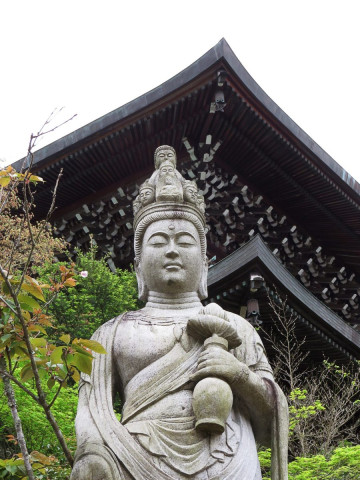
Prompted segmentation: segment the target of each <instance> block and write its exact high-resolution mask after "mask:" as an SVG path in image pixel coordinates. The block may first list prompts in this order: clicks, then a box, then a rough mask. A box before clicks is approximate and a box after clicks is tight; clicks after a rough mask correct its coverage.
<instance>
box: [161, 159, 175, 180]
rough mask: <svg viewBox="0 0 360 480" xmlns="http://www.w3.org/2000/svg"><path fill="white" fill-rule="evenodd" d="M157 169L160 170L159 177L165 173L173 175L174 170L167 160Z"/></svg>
mask: <svg viewBox="0 0 360 480" xmlns="http://www.w3.org/2000/svg"><path fill="white" fill-rule="evenodd" d="M159 170H160V178H161V177H165V176H166V175H170V176H173V175H174V172H175V169H174V167H173V166H172V164H171V163H169V162H166V163H165V164H163V165H161V167H160V169H159Z"/></svg>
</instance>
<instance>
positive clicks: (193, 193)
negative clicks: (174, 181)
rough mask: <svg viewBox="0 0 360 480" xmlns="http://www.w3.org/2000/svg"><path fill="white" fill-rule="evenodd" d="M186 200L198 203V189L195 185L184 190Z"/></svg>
mask: <svg viewBox="0 0 360 480" xmlns="http://www.w3.org/2000/svg"><path fill="white" fill-rule="evenodd" d="M184 200H185V201H186V202H190V203H196V202H197V200H198V198H197V188H196V187H195V186H194V185H187V186H186V187H185V189H184Z"/></svg>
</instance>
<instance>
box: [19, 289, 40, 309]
mask: <svg viewBox="0 0 360 480" xmlns="http://www.w3.org/2000/svg"><path fill="white" fill-rule="evenodd" d="M18 300H19V303H20V305H21V308H23V309H24V310H30V311H33V310H34V309H40V305H39V304H38V302H37V301H36V300H35V299H34V298H33V297H29V295H24V294H22V293H20V294H19V296H18Z"/></svg>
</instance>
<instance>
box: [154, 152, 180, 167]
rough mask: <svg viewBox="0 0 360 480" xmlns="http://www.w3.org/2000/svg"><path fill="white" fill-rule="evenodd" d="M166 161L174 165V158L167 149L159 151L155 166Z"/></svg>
mask: <svg viewBox="0 0 360 480" xmlns="http://www.w3.org/2000/svg"><path fill="white" fill-rule="evenodd" d="M166 160H169V161H170V162H171V163H172V164H173V165H174V162H175V160H176V158H175V155H174V152H173V151H172V150H169V149H165V150H160V152H159V153H158V154H157V155H156V164H157V165H161V164H162V163H164V162H165V161H166Z"/></svg>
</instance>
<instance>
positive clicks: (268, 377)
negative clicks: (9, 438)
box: [71, 146, 287, 480]
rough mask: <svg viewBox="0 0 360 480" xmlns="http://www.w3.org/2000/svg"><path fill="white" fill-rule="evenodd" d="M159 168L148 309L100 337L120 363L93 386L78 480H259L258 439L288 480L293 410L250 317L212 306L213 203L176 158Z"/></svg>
mask: <svg viewBox="0 0 360 480" xmlns="http://www.w3.org/2000/svg"><path fill="white" fill-rule="evenodd" d="M154 160H155V168H156V170H155V172H154V173H153V175H152V176H151V177H150V179H149V180H147V181H146V182H145V183H144V184H143V185H142V186H141V188H140V190H139V196H138V197H137V198H136V200H135V202H134V215H135V219H134V230H135V255H136V258H135V268H136V273H137V278H138V284H139V296H140V298H142V299H143V300H145V301H146V306H145V307H144V308H143V309H141V310H139V311H137V312H128V313H126V314H124V315H122V316H120V317H118V318H115V319H113V320H111V321H109V322H107V323H106V324H104V325H103V326H102V327H100V328H99V329H98V331H97V332H95V334H94V338H95V339H96V340H98V341H100V342H101V343H102V344H103V345H104V347H105V348H106V350H107V351H108V352H109V353H108V354H107V355H97V356H96V358H95V360H94V364H93V371H92V374H91V377H89V376H86V375H84V376H83V379H82V382H81V386H80V390H79V406H78V414H77V418H76V433H77V440H78V450H77V454H76V463H75V467H74V469H73V473H72V476H71V480H89V479H92V480H100V479H102V480H118V479H135V480H140V479H153V480H162V479H164V480H165V479H167V480H169V479H174V480H175V479H176V480H179V479H184V480H185V479H194V480H205V479H206V480H208V479H213V480H215V479H224V480H225V479H227V480H235V479H244V480H259V479H261V473H260V468H259V462H258V458H257V452H256V444H255V439H256V440H257V441H259V442H260V443H263V444H264V445H268V446H270V445H271V446H272V451H273V472H272V479H273V480H285V479H286V478H287V469H286V458H287V405H286V401H285V399H284V396H283V394H282V392H281V391H280V389H279V388H278V387H277V385H276V384H275V383H274V380H273V376H272V372H271V368H270V366H269V364H268V361H267V359H266V356H265V353H264V349H263V345H262V342H261V340H260V338H259V336H258V334H257V332H256V331H255V330H254V329H253V327H252V326H251V325H250V324H249V323H248V322H247V321H246V320H244V319H243V318H241V317H239V316H237V315H233V314H231V313H229V312H225V311H224V310H222V309H221V308H220V307H219V306H217V305H215V304H210V305H208V306H207V307H205V308H204V307H202V305H201V302H200V300H201V299H204V298H206V295H207V292H206V276H207V259H206V239H205V234H204V228H205V217H204V201H203V198H202V196H201V195H199V194H198V192H197V188H196V184H195V183H194V182H189V181H186V180H185V179H184V178H183V177H182V176H181V175H180V173H179V172H178V171H177V170H176V154H175V151H174V149H172V147H168V146H162V147H159V148H158V149H157V150H156V152H155V159H154ZM228 348H230V349H231V350H230V351H228ZM115 393H119V394H120V396H121V398H122V404H123V409H122V417H121V422H119V421H118V420H117V418H116V416H115V414H114V411H113V398H114V394H115Z"/></svg>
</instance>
